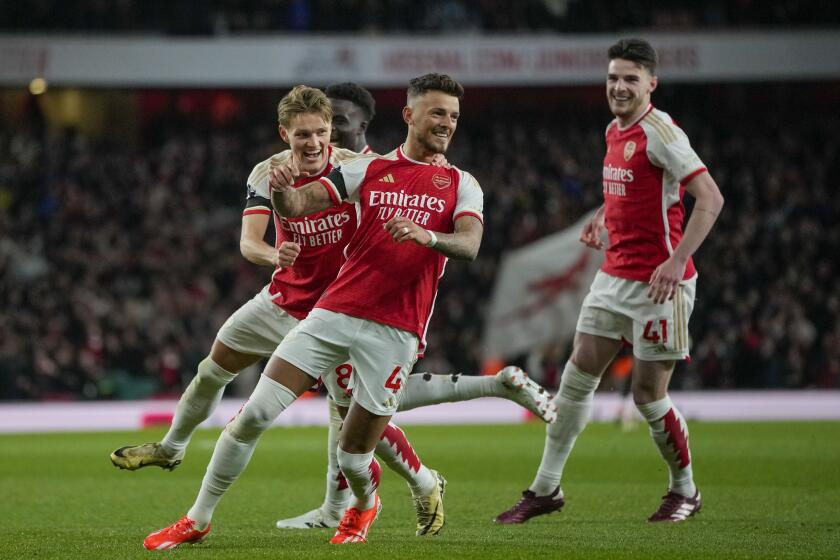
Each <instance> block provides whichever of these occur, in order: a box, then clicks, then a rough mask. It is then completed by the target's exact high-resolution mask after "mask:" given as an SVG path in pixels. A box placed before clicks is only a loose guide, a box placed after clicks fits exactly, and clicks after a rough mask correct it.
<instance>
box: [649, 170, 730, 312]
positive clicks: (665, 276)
mask: <svg viewBox="0 0 840 560" xmlns="http://www.w3.org/2000/svg"><path fill="white" fill-rule="evenodd" d="M685 190H686V191H688V192H689V193H690V194H691V195H692V196H693V197H694V198H695V199H697V201H696V202H695V204H694V210H692V212H691V217H690V218H689V219H688V223H687V224H686V226H685V232H684V233H683V237H682V240H681V241H680V244H679V245H677V246H676V247H675V248H674V253H673V254H672V255H671V256H670V257H668V259H667V260H666V261H665V262H663V263H662V264H660V265H659V266H658V267H656V270H654V271H653V274H651V276H650V288H648V297H649V298H650V299H652V300H653V301H654V303H664V302H665V301H666V300H668V299H671V298H672V297H674V291H675V290H676V289H677V286H678V285H679V283H680V281H681V280H682V277H683V275H684V274H685V267H686V265H687V264H688V259H689V258H690V257H691V255H693V254H694V252H695V251H697V249H698V248H699V247H700V245H701V244H702V243H703V240H705V239H706V236H707V235H709V232H710V231H711V230H712V226H713V225H714V224H715V220H717V217H718V214H720V210H721V208H723V195H722V194H721V193H720V189H719V188H718V186H717V183H715V181H714V179H712V176H711V175H709V173H708V172H703V173H700V174H699V175H697V176H696V177H694V178H693V179H692V180H691V181H689V182H688V183H687V184H686V185H685Z"/></svg>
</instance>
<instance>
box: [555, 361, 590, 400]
mask: <svg viewBox="0 0 840 560" xmlns="http://www.w3.org/2000/svg"><path fill="white" fill-rule="evenodd" d="M599 382H600V378H599V377H598V376H597V375H592V374H590V373H587V372H586V371H584V370H582V369H581V368H579V367H578V366H577V365H575V364H574V363H572V362H571V361H569V362H567V363H566V367H565V368H564V370H563V377H562V378H561V380H560V397H561V398H564V399H567V400H570V401H573V402H581V401H585V400H587V399H589V398H591V396H592V394H593V393H594V392H595V389H597V388H598V383H599Z"/></svg>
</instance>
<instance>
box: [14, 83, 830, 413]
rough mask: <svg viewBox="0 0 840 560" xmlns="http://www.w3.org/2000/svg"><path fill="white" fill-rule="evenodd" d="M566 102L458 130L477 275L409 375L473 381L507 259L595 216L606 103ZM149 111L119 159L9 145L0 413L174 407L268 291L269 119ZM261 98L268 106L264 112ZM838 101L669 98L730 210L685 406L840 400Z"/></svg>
mask: <svg viewBox="0 0 840 560" xmlns="http://www.w3.org/2000/svg"><path fill="white" fill-rule="evenodd" d="M572 90H573V91H571V92H570V90H569V89H566V90H562V91H561V90H552V89H550V88H546V89H536V90H534V95H532V96H529V98H530V99H532V100H534V101H532V102H531V104H530V105H523V106H522V107H520V108H519V109H515V108H514V109H513V110H512V109H511V107H510V106H508V105H504V104H503V103H505V102H506V100H507V99H508V98H507V97H506V96H505V95H504V92H503V91H501V90H493V89H488V90H474V91H471V92H469V95H470V97H471V100H472V101H474V102H475V103H476V106H477V107H481V109H480V110H477V111H476V112H474V113H470V112H469V111H467V112H465V115H464V118H463V122H462V123H461V125H460V127H459V131H458V138H457V140H456V142H455V143H454V148H453V151H452V152H451V153H450V154H449V157H450V159H451V161H453V162H454V163H456V164H458V165H463V166H464V167H465V168H468V169H473V170H475V171H476V175H477V177H478V179H479V181H480V182H481V184H482V186H483V188H484V190H485V193H486V209H487V212H486V223H487V229H486V233H485V238H484V243H483V247H482V251H481V254H480V256H479V258H478V259H477V260H476V261H475V262H473V263H471V264H469V265H460V266H452V267H449V268H448V269H447V275H446V276H445V277H444V283H443V286H442V288H441V294H440V297H439V299H438V303H437V305H436V314H435V317H434V319H433V327H432V328H431V329H430V331H431V333H432V337H431V338H430V340H429V342H430V351H429V354H428V357H427V359H426V360H425V362H421V364H420V365H419V366H418V367H420V368H427V369H432V370H436V371H465V372H476V371H478V370H479V368H480V355H479V348H480V337H481V331H482V327H483V320H484V312H485V306H486V301H487V298H488V295H489V291H490V289H491V287H492V282H493V278H494V273H495V269H496V264H497V262H498V259H499V257H500V255H501V254H502V253H503V252H504V251H505V250H508V249H511V248H515V247H518V246H521V245H523V244H525V243H527V242H530V241H533V240H535V239H538V238H540V237H542V236H544V235H546V234H548V233H552V232H555V231H558V230H560V229H563V228H564V227H566V226H568V225H570V224H571V223H573V222H574V221H576V220H577V219H578V218H579V216H580V215H581V214H582V213H583V212H584V211H586V210H587V209H590V208H593V207H594V206H596V205H597V204H598V203H599V197H600V190H599V189H600V187H599V183H600V168H601V159H602V150H603V130H604V127H605V125H606V123H607V121H608V115H606V114H605V112H604V110H603V108H602V106H601V105H602V101H601V99H602V98H601V96H602V95H603V94H602V93H601V90H600V88H579V89H577V90H574V88H572ZM159 95H167V96H169V97H170V98H171V99H172V100H173V101H174V102H173V103H171V104H170V105H169V106H168V108H167V109H166V110H164V111H163V112H161V113H158V114H156V115H154V116H149V117H147V118H146V119H145V120H144V121H143V122H142V123H141V130H140V131H139V133H138V134H137V137H136V138H133V139H131V140H129V139H127V140H126V141H125V142H119V141H114V137H113V136H114V135H113V134H112V135H111V137H108V138H94V137H90V136H87V135H86V134H83V133H81V132H79V131H78V130H74V129H64V130H61V131H56V130H53V129H48V128H47V127H46V125H45V123H44V120H43V117H42V115H41V114H40V113H39V110H38V107H37V105H36V104H35V103H34V102H33V103H30V104H29V106H28V113H27V117H26V122H27V126H26V127H23V128H15V129H11V130H9V129H4V130H2V131H0V308H2V309H3V315H2V320H0V398H2V399H109V398H135V397H147V396H150V395H154V394H161V393H163V394H172V395H174V394H177V393H179V392H180V391H181V389H182V383H184V382H187V381H189V379H190V378H191V376H192V375H193V372H194V369H195V366H196V364H197V362H198V361H199V360H200V359H201V358H202V357H203V356H204V355H205V353H206V351H207V348H209V345H210V342H211V341H212V337H213V335H214V334H215V332H216V330H217V328H218V326H219V325H220V324H221V322H222V321H223V320H224V318H225V317H227V316H228V314H229V313H230V312H231V311H233V310H234V309H236V307H238V305H240V304H241V303H242V302H243V301H245V300H246V299H248V298H250V297H251V296H252V295H253V294H254V293H256V292H257V291H258V289H259V288H260V287H261V286H262V285H263V284H264V283H265V281H266V280H267V278H268V270H266V269H260V268H258V267H254V266H252V265H250V264H248V263H247V262H246V261H245V260H244V259H242V257H241V256H240V255H239V252H238V230H239V220H240V213H241V207H242V201H243V197H244V192H245V190H244V185H243V182H244V179H245V177H247V175H248V172H249V171H250V169H251V166H252V165H253V164H254V162H258V161H260V160H261V159H263V158H264V157H266V155H267V154H269V153H273V152H276V151H279V150H280V149H282V145H280V144H279V140H275V137H274V129H273V126H272V123H271V120H269V119H270V118H271V115H270V113H269V114H262V113H261V112H257V111H252V110H243V111H241V112H240V113H238V114H236V115H234V116H233V117H231V118H229V119H226V120H224V121H223V122H215V123H214V122H212V121H211V120H210V119H209V118H208V115H209V113H208V112H206V111H205V112H202V111H201V110H195V109H194V107H195V104H194V103H191V102H189V100H190V99H191V98H190V95H191V94H190V93H189V92H187V93H184V92H177V91H175V92H168V93H164V94H160V93H159ZM208 95H209V94H208ZM237 95H238V96H239V97H238V98H237V99H238V100H240V101H241V100H243V99H246V98H248V94H246V93H241V92H240V93H239V94H237ZM255 95H257V97H258V98H260V97H261V96H262V97H264V98H265V99H266V102H265V103H264V104H263V106H265V107H271V103H270V101H268V100H270V99H272V96H273V95H274V94H273V93H269V92H261V93H259V94H255ZM377 97H380V99H384V100H385V103H383V104H382V109H381V110H380V111H379V113H380V117H378V118H377V121H376V122H375V123H374V126H373V127H372V130H371V135H370V138H371V139H372V142H373V144H374V147H375V148H377V149H379V150H384V149H386V148H389V147H391V146H393V145H394V144H395V143H396V142H397V141H398V140H399V138H400V135H401V134H402V128H401V123H400V122H398V121H396V119H391V121H392V122H389V118H388V117H387V116H385V115H387V114H388V109H387V107H388V103H389V102H390V103H391V105H392V108H393V107H396V106H397V103H399V98H400V94H399V92H393V91H392V92H377ZM838 97H840V85H838V84H824V83H823V84H770V85H768V84H755V85H744V86H739V87H737V88H735V87H732V86H724V85H704V86H687V85H683V86H673V87H669V88H664V89H663V90H662V92H661V93H657V97H655V101H656V102H657V104H658V105H659V106H661V107H662V108H663V109H665V110H667V111H670V112H673V114H675V115H678V116H680V118H681V120H680V124H681V125H682V126H683V127H684V128H686V130H687V131H688V132H689V136H690V137H692V138H693V139H694V144H695V147H696V149H697V151H698V153H699V154H700V156H701V158H703V160H704V161H705V162H706V163H707V165H708V166H709V168H710V169H711V170H712V171H713V173H714V176H715V178H716V179H717V181H718V183H719V185H720V187H721V190H722V192H723V193H724V194H725V196H726V197H727V208H726V211H725V212H724V213H723V215H722V216H721V219H720V222H719V225H718V226H717V227H716V229H715V232H714V234H713V235H711V236H710V238H709V239H708V240H707V242H706V243H705V244H704V245H703V247H702V249H701V251H700V253H699V255H698V257H697V261H698V266H699V269H700V273H701V280H700V282H699V284H698V286H699V291H698V306H697V308H696V314H695V316H694V317H693V319H692V334H693V336H694V360H693V361H692V362H691V363H689V364H687V365H685V366H683V367H682V368H681V370H680V372H679V374H678V383H679V384H680V385H681V386H682V387H684V388H782V387H787V388H801V387H838V386H840V283H838V282H837V281H836V276H837V274H838V273H840V270H838V268H837V267H838V263H837V259H836V255H837V254H840V229H839V227H838V224H840V199H838V197H837V196H836V193H835V192H834V188H833V186H834V183H835V182H834V181H833V180H832V177H833V171H834V170H836V169H838V168H840V161H838V158H840V146H838V139H837V136H836V134H834V131H836V130H837V128H838V125H840V117H838V116H837V114H836V111H834V110H833V109H832V107H833V106H836V102H837V99H838ZM389 100H390V101H389ZM796 106H808V107H810V108H811V110H810V112H809V113H808V114H804V113H802V112H798V111H791V110H790V109H791V108H793V107H796ZM756 107H760V111H755V108H756ZM208 111H210V110H209V109H208ZM754 111H755V112H754ZM392 112H393V114H394V115H395V114H396V112H395V111H392ZM744 115H749V117H750V118H745V117H744ZM513 185H515V188H512V186H513ZM443 341H446V344H444V343H443ZM564 352H566V350H565V349H560V350H558V351H557V352H555V354H556V355H555V356H554V358H553V359H554V360H555V361H559V362H562V361H563V360H564V359H565V357H564V355H563V354H564Z"/></svg>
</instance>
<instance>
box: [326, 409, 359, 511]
mask: <svg viewBox="0 0 840 560" xmlns="http://www.w3.org/2000/svg"><path fill="white" fill-rule="evenodd" d="M327 400H328V401H329V402H328V408H329V411H330V426H329V431H328V432H327V489H326V492H325V494H324V503H323V504H322V505H321V509H322V511H324V513H328V514H329V515H331V516H333V517H337V518H340V517H341V516H342V515H343V514H344V510H346V509H347V504H348V503H349V502H350V497H351V496H352V492H351V491H350V486H348V485H347V480H346V479H345V478H344V475H343V474H342V473H341V469H340V468H338V455H337V453H338V436H339V435H340V434H341V422H342V420H341V414H339V413H338V407H337V405H336V404H335V401H334V400H332V399H327Z"/></svg>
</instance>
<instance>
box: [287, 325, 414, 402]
mask: <svg viewBox="0 0 840 560" xmlns="http://www.w3.org/2000/svg"><path fill="white" fill-rule="evenodd" d="M418 345H419V340H418V339H417V336H415V335H414V334H412V333H410V332H408V331H404V330H402V329H397V328H394V327H389V326H388V325H383V324H381V323H376V322H374V321H368V320H366V319H360V318H358V317H351V316H349V315H344V314H343V313H334V312H332V311H327V310H326V309H313V310H312V311H311V312H310V313H309V316H308V317H307V318H306V319H304V320H303V321H301V322H300V324H299V325H298V326H297V327H295V328H294V329H292V332H290V333H289V334H288V335H287V336H286V338H285V339H283V342H282V343H281V344H280V346H278V347H277V350H276V351H275V352H274V355H275V356H278V357H280V358H282V359H284V360H286V361H287V362H289V363H290V364H292V365H294V366H296V367H298V368H300V369H302V370H303V371H304V372H306V373H307V374H309V375H311V376H313V377H316V376H318V375H321V374H322V373H323V376H324V385H325V386H326V387H327V390H329V391H330V395H332V397H333V398H334V399H335V400H336V402H337V403H338V404H339V405H342V406H343V404H342V400H344V399H346V393H344V392H343V391H340V394H335V393H334V392H333V391H336V387H339V388H340V386H339V385H338V383H337V382H335V381H334V379H338V376H339V375H340V372H338V369H340V368H342V367H344V366H345V365H346V364H344V362H348V361H349V362H350V363H352V364H353V367H354V368H355V371H352V370H350V371H349V372H347V375H348V377H349V383H348V390H350V391H352V393H353V400H354V401H356V402H357V403H358V404H359V405H360V406H361V407H362V408H364V409H365V410H367V411H368V412H370V413H372V414H376V415H379V416H391V415H393V414H394V413H395V412H396V411H397V406H398V405H399V402H400V397H401V396H402V392H403V389H404V388H405V378H406V376H407V375H408V374H409V373H410V372H411V370H412V369H413V368H414V362H415V361H416V360H417V349H418ZM337 364H342V365H341V366H337ZM351 372H352V375H350V373H351ZM345 402H346V401H345Z"/></svg>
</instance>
